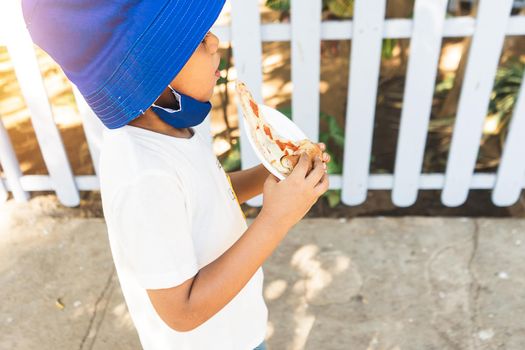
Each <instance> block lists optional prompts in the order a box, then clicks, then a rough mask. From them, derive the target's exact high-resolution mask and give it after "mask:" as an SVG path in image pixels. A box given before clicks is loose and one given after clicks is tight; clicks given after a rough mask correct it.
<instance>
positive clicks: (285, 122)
mask: <svg viewBox="0 0 525 350" xmlns="http://www.w3.org/2000/svg"><path fill="white" fill-rule="evenodd" d="M257 106H259V111H260V112H261V114H262V115H263V117H264V119H265V120H266V121H267V122H268V124H270V125H271V126H272V127H273V128H274V129H275V130H276V131H277V133H278V134H279V135H280V136H281V137H282V138H284V139H288V140H292V141H299V140H303V139H305V138H306V135H305V134H304V132H302V130H301V129H299V127H298V126H297V125H295V124H294V122H292V121H291V120H290V119H288V118H287V117H286V116H285V115H284V114H282V113H281V112H279V111H278V110H275V109H273V108H270V107H268V106H265V105H261V104H258V105H257ZM242 119H243V122H244V130H245V132H246V134H247V136H248V140H249V141H250V145H251V146H252V149H253V151H254V152H255V154H256V155H257V158H259V160H260V161H261V163H262V164H263V165H264V167H265V168H266V169H268V171H269V172H271V173H272V174H274V175H275V176H276V177H278V178H279V179H281V180H284V178H285V177H284V175H283V174H281V173H280V172H279V171H278V170H277V169H275V168H274V167H273V166H272V165H271V164H270V163H268V161H267V160H266V159H265V158H264V156H263V155H262V153H261V152H260V151H259V148H258V147H257V145H256V144H255V141H254V140H253V138H252V134H251V132H250V130H249V128H250V125H249V124H248V122H247V121H246V117H244V116H243V118H242Z"/></svg>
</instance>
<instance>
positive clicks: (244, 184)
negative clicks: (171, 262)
mask: <svg viewBox="0 0 525 350" xmlns="http://www.w3.org/2000/svg"><path fill="white" fill-rule="evenodd" d="M228 175H229V176H230V180H231V182H232V187H233V190H234V191H235V194H236V195H237V199H238V200H239V204H242V203H244V202H246V201H247V200H249V199H251V198H253V197H255V196H257V195H259V194H261V193H262V191H263V185H264V181H265V180H266V178H267V177H268V175H270V172H269V171H268V170H266V168H265V167H264V165H262V164H259V165H257V166H255V167H253V168H250V169H246V170H241V171H235V172H232V173H228Z"/></svg>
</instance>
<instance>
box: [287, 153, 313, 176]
mask: <svg viewBox="0 0 525 350" xmlns="http://www.w3.org/2000/svg"><path fill="white" fill-rule="evenodd" d="M309 166H310V157H308V156H307V155H306V154H305V153H303V154H301V157H299V162H298V163H297V165H296V166H295V168H294V169H293V170H292V173H291V174H290V177H293V176H299V177H300V178H302V179H304V178H305V176H306V173H307V172H308V168H309Z"/></svg>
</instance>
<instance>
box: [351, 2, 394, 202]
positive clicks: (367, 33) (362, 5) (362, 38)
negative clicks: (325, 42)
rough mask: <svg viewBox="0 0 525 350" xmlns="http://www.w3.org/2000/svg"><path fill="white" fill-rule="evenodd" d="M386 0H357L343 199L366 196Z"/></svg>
mask: <svg viewBox="0 0 525 350" xmlns="http://www.w3.org/2000/svg"><path fill="white" fill-rule="evenodd" d="M385 9H386V0H376V1H366V0H356V1H355V4H354V35H353V40H352V53H351V60H350V77H349V83H348V84H349V85H348V87H349V88H348V99H347V101H348V102H347V110H346V126H345V135H346V136H345V152H344V162H343V188H342V201H343V202H344V203H345V204H349V205H357V204H360V203H363V202H364V201H365V200H366V196H367V191H368V185H367V183H368V175H369V168H370V153H371V151H372V134H373V129H374V115H375V106H376V96H377V85H378V79H379V67H380V59H381V48H382V39H383V21H384V17H385Z"/></svg>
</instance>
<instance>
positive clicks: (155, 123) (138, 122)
mask: <svg viewBox="0 0 525 350" xmlns="http://www.w3.org/2000/svg"><path fill="white" fill-rule="evenodd" d="M128 125H131V126H135V127H138V128H142V129H146V130H150V131H154V132H158V133H159V134H164V135H168V136H173V137H178V138H184V139H189V138H191V137H192V136H193V132H192V131H191V129H190V128H184V129H177V128H174V127H173V126H171V125H168V124H166V123H164V122H163V121H162V119H160V118H159V117H158V116H157V115H156V114H155V113H154V112H153V111H152V110H151V109H147V110H146V112H145V113H144V114H143V115H141V116H140V117H138V118H135V119H133V120H132V121H131V122H129V123H128Z"/></svg>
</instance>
